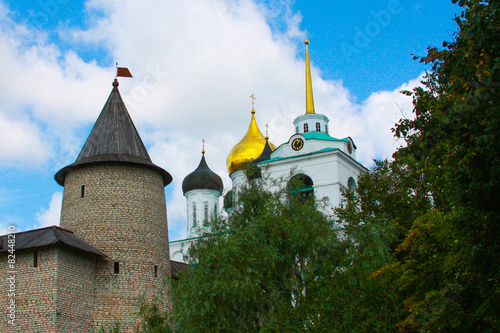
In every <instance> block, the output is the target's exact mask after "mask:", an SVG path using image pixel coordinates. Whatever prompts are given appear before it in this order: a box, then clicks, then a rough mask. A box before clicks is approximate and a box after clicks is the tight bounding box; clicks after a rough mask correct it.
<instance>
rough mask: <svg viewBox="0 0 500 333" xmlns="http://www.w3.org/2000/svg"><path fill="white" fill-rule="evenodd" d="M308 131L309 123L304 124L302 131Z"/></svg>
mask: <svg viewBox="0 0 500 333" xmlns="http://www.w3.org/2000/svg"><path fill="white" fill-rule="evenodd" d="M307 132H309V124H304V133H307Z"/></svg>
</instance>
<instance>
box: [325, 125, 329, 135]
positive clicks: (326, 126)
mask: <svg viewBox="0 0 500 333" xmlns="http://www.w3.org/2000/svg"><path fill="white" fill-rule="evenodd" d="M325 132H326V134H328V125H325Z"/></svg>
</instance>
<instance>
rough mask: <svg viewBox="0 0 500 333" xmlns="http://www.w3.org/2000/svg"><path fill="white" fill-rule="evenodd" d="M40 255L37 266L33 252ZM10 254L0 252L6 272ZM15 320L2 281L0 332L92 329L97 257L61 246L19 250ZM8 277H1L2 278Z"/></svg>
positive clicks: (57, 332) (48, 332) (1, 268)
mask: <svg viewBox="0 0 500 333" xmlns="http://www.w3.org/2000/svg"><path fill="white" fill-rule="evenodd" d="M35 251H36V252H37V255H38V264H37V267H34V252H35ZM6 263H7V254H5V253H2V254H1V256H0V272H1V273H2V275H4V276H6V274H7V265H6ZM15 265H16V268H15V269H16V273H15V275H16V283H15V289H16V295H15V298H14V299H15V302H16V321H15V324H16V325H15V326H13V325H10V324H9V323H8V321H7V320H6V318H7V311H6V306H4V305H5V304H7V302H8V301H9V298H8V297H7V290H6V287H8V285H7V284H6V283H3V285H2V291H1V296H0V302H2V303H1V304H2V320H1V325H0V331H1V332H13V333H26V332H30V333H89V332H93V330H92V324H93V323H92V314H93V312H92V308H93V299H94V276H93V275H94V271H95V259H94V257H93V256H89V255H88V254H85V253H78V252H74V251H71V250H69V249H65V248H60V247H55V246H51V247H46V248H41V249H34V250H23V251H16V264H15ZM4 281H5V280H4V279H2V282H4Z"/></svg>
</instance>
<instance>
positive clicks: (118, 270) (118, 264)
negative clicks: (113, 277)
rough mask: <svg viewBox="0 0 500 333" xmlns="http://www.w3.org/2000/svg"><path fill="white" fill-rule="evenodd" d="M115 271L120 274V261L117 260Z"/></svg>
mask: <svg viewBox="0 0 500 333" xmlns="http://www.w3.org/2000/svg"><path fill="white" fill-rule="evenodd" d="M114 271H115V274H120V262H119V261H115V263H114Z"/></svg>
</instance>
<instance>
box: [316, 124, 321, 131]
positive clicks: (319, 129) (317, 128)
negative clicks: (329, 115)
mask: <svg viewBox="0 0 500 333" xmlns="http://www.w3.org/2000/svg"><path fill="white" fill-rule="evenodd" d="M316 132H321V124H320V123H316Z"/></svg>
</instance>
